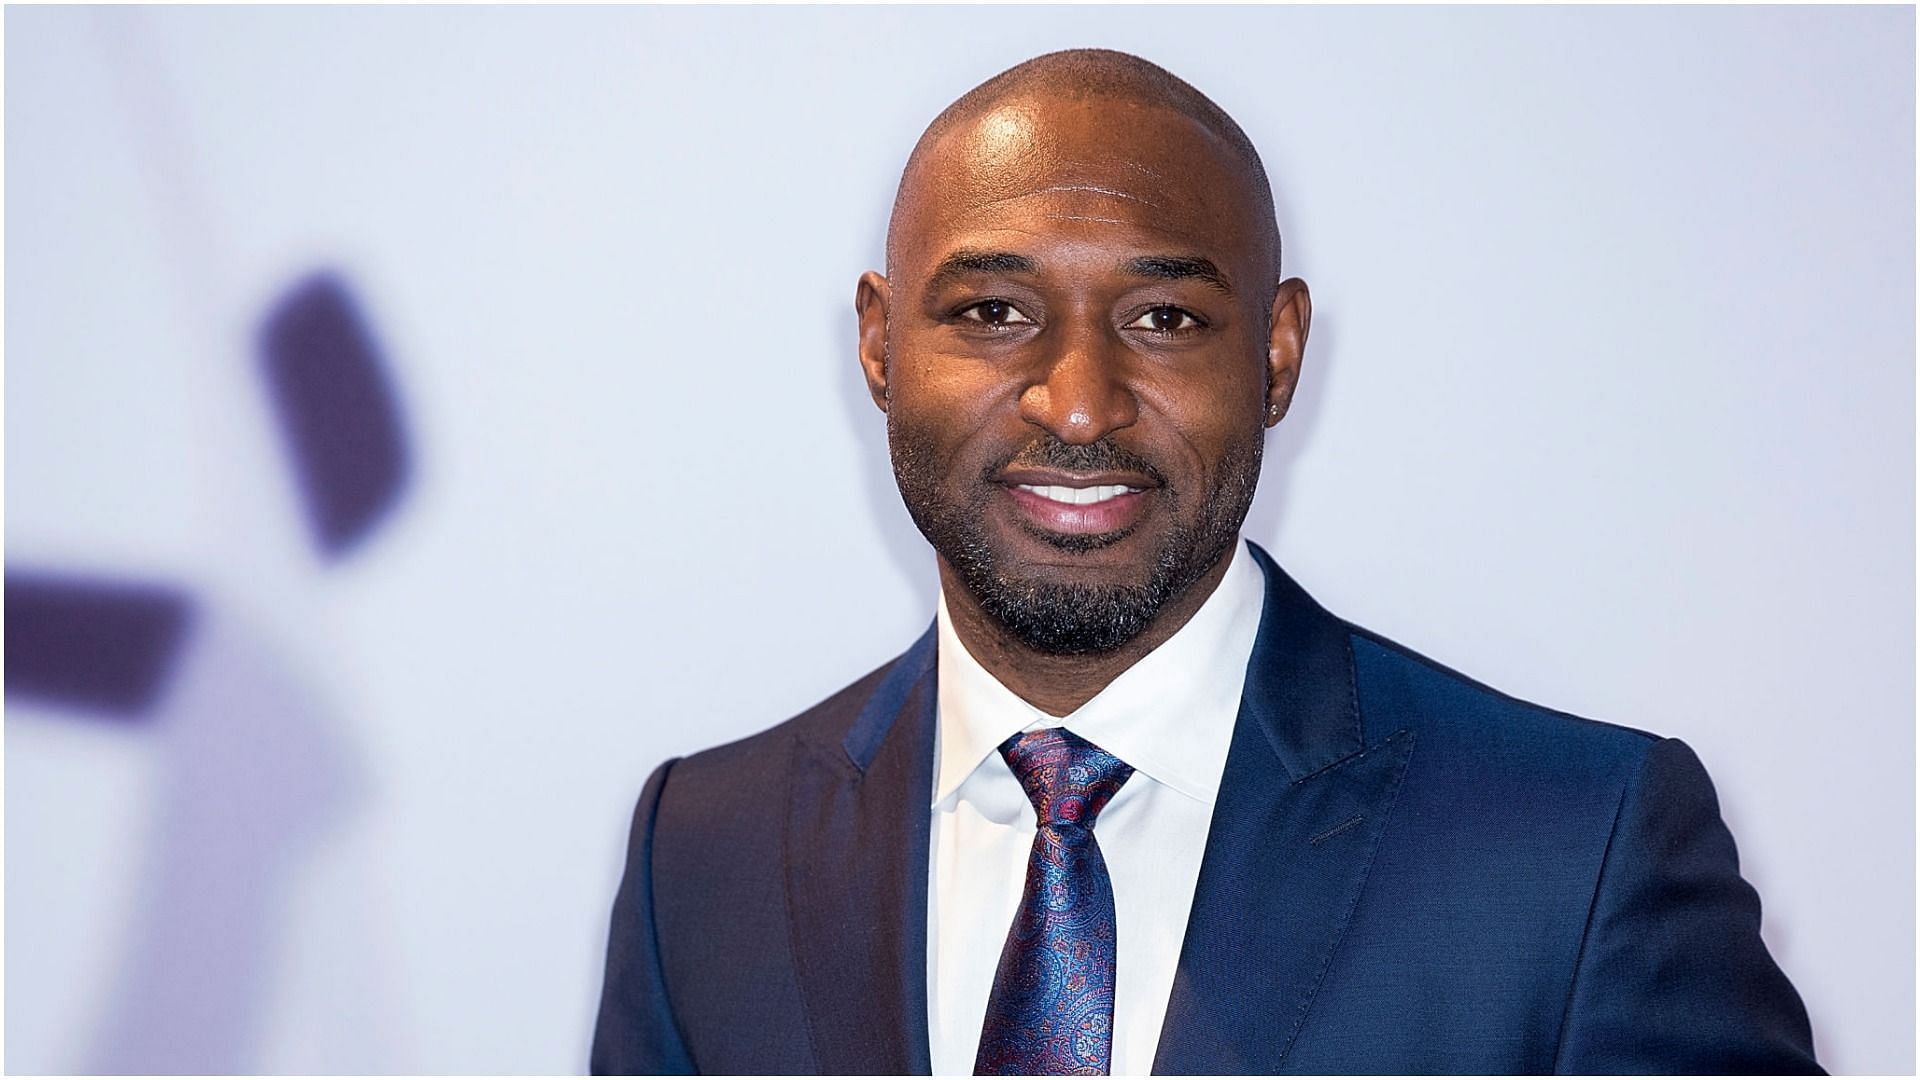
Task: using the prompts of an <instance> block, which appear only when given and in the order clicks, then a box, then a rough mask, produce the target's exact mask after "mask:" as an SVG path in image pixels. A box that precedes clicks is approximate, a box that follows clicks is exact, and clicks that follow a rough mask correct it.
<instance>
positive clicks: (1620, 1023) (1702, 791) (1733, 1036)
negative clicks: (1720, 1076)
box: [1554, 739, 1822, 1073]
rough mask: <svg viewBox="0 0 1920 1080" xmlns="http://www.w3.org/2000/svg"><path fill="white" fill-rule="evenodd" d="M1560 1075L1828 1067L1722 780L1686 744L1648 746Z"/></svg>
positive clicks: (1570, 1016)
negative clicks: (1769, 923) (1774, 946)
mask: <svg viewBox="0 0 1920 1080" xmlns="http://www.w3.org/2000/svg"><path fill="white" fill-rule="evenodd" d="M1554 1071H1555V1072H1563V1073H1819V1072H1821V1071H1822V1070H1821V1068H1820V1066H1819V1065H1818V1064H1817V1063H1816V1062H1815V1061H1814V1057H1813V1035H1812V1032H1811V1030H1810V1029H1809V1027H1808V1024H1807V1013H1806V1009H1805V1008H1804V1007H1803V1006H1802V1005H1801V1003H1800V996H1799V994H1797V993H1795V992H1794V989H1793V985H1792V984H1791V983H1789V982H1788V981H1787V977H1786V975H1784V974H1783V973H1782V972H1781V971H1780V968H1779V967H1778V966H1777V965H1776V964H1775V963H1774V962H1773V957H1772V956H1771V955H1769V954H1768V952H1767V947H1766V944H1765V943H1764V942H1762V941H1761V940H1760V897H1759V895H1758V894H1756V893H1755V892H1754V890H1753V887H1752V886H1750V885H1748V884H1747V883H1746V882H1745V881H1744V880H1742V879H1741V877H1740V865H1739V857H1738V856H1737V854H1736V853H1735V851H1734V845H1733V835H1732V834H1731V833H1729V832H1728V831H1727V827H1726V825H1725V824H1724V823H1723V822H1722V821H1721V820H1720V806H1719V802H1718V800H1717V799H1716V798H1715V797H1714V792H1713V782H1712V781H1711V780H1709V779H1707V773H1706V770H1705V769H1704V768H1702V767H1701V765H1700V760H1699V758H1697V757H1695V756H1694V753H1693V751H1692V750H1691V749H1690V748H1688V746H1687V745H1686V744H1685V743H1683V742H1680V741H1679V740H1677V739H1663V740H1660V741H1659V742H1657V743H1654V744H1653V745H1652V746H1650V747H1649V748H1648V751H1647V755H1646V758H1645V759H1644V760H1643V761H1642V762H1641V764H1640V768H1639V771H1638V773H1637V774H1636V775H1635V776H1634V777H1633V778H1632V779H1630V780H1629V781H1628V782H1627V787H1626V790H1625V793H1624V794H1623V795H1622V797H1621V802H1620V808H1619V811H1618V814H1617V816H1616V818H1615V820H1614V827H1613V836H1612V838H1611V840H1610V841H1609V842H1608V845H1607V852H1606V857H1605V860H1604V862H1603V865H1602V867H1601V871H1600V877H1599V883H1598V885H1597V886H1596V891H1595V894H1594V898H1593V907H1592V909H1591V911H1590V912H1589V914H1588V917H1587V929H1586V935H1585V938H1584V940H1583V941H1582V943H1581V947H1580V959H1579V962H1578V964H1577V966H1576V968H1575V971H1574V977H1573V987H1572V991H1571V994H1570V997H1569V1000H1568V1003H1567V1011H1566V1016H1565V1018H1564V1020H1563V1022H1562V1027H1561V1038H1560V1048H1559V1053H1558V1056H1557V1058H1556V1059H1555V1068H1554Z"/></svg>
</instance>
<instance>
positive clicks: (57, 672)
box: [6, 571, 191, 719]
mask: <svg viewBox="0 0 1920 1080" xmlns="http://www.w3.org/2000/svg"><path fill="white" fill-rule="evenodd" d="M6 605H7V610H6V634H7V638H6V641H7V644H6V687H7V695H8V696H9V697H12V696H13V695H16V694H18V695H20V696H22V697H27V698H37V699H40V700H44V701H49V702H52V703H54V704H59V705H67V706H72V707H76V708H81V709H89V710H93V711H97V712H101V713H106V714H109V715H114V716H119V717H123V718H126V719H135V718H139V717H142V716H145V715H146V714H147V713H148V711H149V710H151V708H152V707H153V705H154V703H155V702H156V701H157V700H158V699H159V697H160V691H161V690H162V688H163V687H164V686H165V684H166V681H167V676H168V675H169V674H170V673H171V672H172V671H173V669H174V667H175V666H176V664H177V662H178V660H179V657H180V645H181V641H182V639H183V638H184V637H185V633H186V629H187V623H188V617H189V614H190V612H191V605H190V604H189V602H188V600H187V598H186V596H185V595H184V594H183V593H180V592H176V591H174V590H172V589H167V588H163V587H160V586H156V585H148V584H141V583H135V582H113V581H106V580H96V579H86V578H78V577H56V576H52V575H47V574H38V573H34V572H32V571H26V572H22V573H9V574H7V575H6Z"/></svg>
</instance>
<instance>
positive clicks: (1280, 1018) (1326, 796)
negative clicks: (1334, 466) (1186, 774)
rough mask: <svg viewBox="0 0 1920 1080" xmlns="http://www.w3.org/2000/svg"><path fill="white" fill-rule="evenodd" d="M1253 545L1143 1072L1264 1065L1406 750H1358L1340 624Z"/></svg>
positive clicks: (1337, 920) (1295, 1015)
mask: <svg viewBox="0 0 1920 1080" xmlns="http://www.w3.org/2000/svg"><path fill="white" fill-rule="evenodd" d="M1253 552H1254V555H1255V557H1256V559H1257V560H1258V561H1259V563H1260V566H1261V569H1262V570H1264V571H1265V572H1266V576H1267V589H1266V601H1265V606H1264V608H1263V610H1262V613H1261V619H1260V631H1259V635H1258V637H1257V638H1256V640H1255V644H1254V650H1253V656H1252V659H1251V660H1250V661H1249V664H1248V670H1247V682H1246V690H1245V692H1244V693H1243V695H1242V698H1241V705H1240V715H1239V719H1238V721H1237V722H1236V723H1235V726H1234V733H1233V740H1232V743H1231V746H1230V748H1229V750H1228V752H1227V764H1226V770H1225V772H1224V773H1223V775H1222V776H1221V782H1220V796H1219V799H1218V801H1217V802H1216V803H1215V805H1214V813H1213V823H1212V826H1211V828H1210V831H1209V833H1208V836H1207V848H1206V855H1205V858H1204V859H1203V861H1202V863H1201V867H1200V880H1199V884H1198V886H1197V888H1196V889H1195V892H1194V899H1193V911H1192V913H1191V915H1190V916H1189V918H1188V921H1187V935H1186V941H1185V944H1184V945H1183V946H1182V949H1181V953H1180V963H1179V968H1178V971H1177V972H1176V974H1175V977H1174V984H1173V994H1172V998H1171V1000H1170V1001H1169V1003H1168V1006H1167V1018H1166V1024H1165V1026H1164V1027H1163V1028H1162V1030H1161V1038H1160V1046H1159V1050H1158V1053H1157V1054H1156V1056H1155V1058H1154V1068H1153V1071H1154V1072H1156V1073H1273V1072H1278V1071H1280V1069H1281V1067H1282V1065H1283V1064H1284V1062H1285V1060H1286V1056H1287V1053H1288V1051H1289V1050H1291V1049H1292V1045H1293V1040H1294V1038H1295V1037H1296V1036H1297V1035H1298V1034H1299V1031H1300V1028H1301V1025H1302V1024H1303V1023H1304V1021H1305V1020H1306V1017H1307V1013H1308V1010H1309V1008H1310V1007H1311V1005H1312V1004H1313V998H1314V995H1315V993H1316V992H1317V991H1318V989H1319V985H1320V979H1321V977H1322V976H1323V975H1324V974H1325V972H1326V970H1327V965H1328V963H1329V961H1330V960H1331V959H1332V957H1333V953H1334V950H1335V948H1336V947H1337V946H1338V945H1339V943H1340V939H1341V937H1342V936H1343V934H1344V933H1345V930H1346V926H1347V921H1348V919H1349V917H1350V916H1351V915H1352V913H1353V908H1354V905H1355V903H1356V902H1357V901H1358V900H1359V897H1360V892H1361V889H1362V888H1363V887H1364V885H1365V884H1366V879H1367V872H1368V870H1369V869H1370V867H1371V865H1372V860H1373V851H1374V848H1375V846H1376V844H1377V843H1378V841H1379V838H1380V835H1381V833H1382V831H1383V830H1384V828H1385V826H1386V821H1387V815H1388V813H1389V811H1390V810H1391V808H1392V805H1393V800H1394V795H1395V793H1396V792H1397V791H1398V790H1399V784H1400V778H1401V776H1402V775H1404V774H1405V771H1406V766H1407V760H1408V756H1409V755H1410V754H1411V752H1412V750H1413V735H1412V733H1411V732H1409V731H1400V732H1396V733H1394V734H1392V735H1389V736H1387V737H1386V738H1384V739H1381V740H1380V741H1379V742H1378V743H1376V744H1375V745H1372V746H1368V745H1367V743H1366V738H1365V734H1364V730H1363V728H1362V726H1361V719H1360V712H1359V703H1358V701H1357V700H1356V697H1355V691H1354V673H1353V656H1352V648H1351V645H1350V643H1349V639H1348V631H1347V628H1346V625H1345V624H1344V623H1341V622H1340V621H1339V620H1338V619H1335V618H1334V617H1333V616H1331V615H1329V614H1327V613H1326V612H1325V611H1324V610H1322V609H1321V608H1320V607H1319V605H1318V604H1315V603H1314V602H1313V600H1312V599H1311V598H1310V597H1308V596H1307V594H1306V593H1305V592H1304V591H1302V590H1301V589H1300V587H1299V586H1298V585H1296V584H1294V582H1293V580H1292V579H1291V578H1288V577H1287V576H1286V574H1285V573H1283V572H1281V570H1280V569H1279V567H1277V566H1275V565H1274V564H1273V561H1272V560H1271V559H1269V558H1268V557H1267V555H1266V553H1265V552H1263V551H1261V550H1260V549H1259V548H1258V547H1254V549H1253Z"/></svg>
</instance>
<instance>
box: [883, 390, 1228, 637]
mask: <svg viewBox="0 0 1920 1080" xmlns="http://www.w3.org/2000/svg"><path fill="white" fill-rule="evenodd" d="M1264 432H1265V428H1264V427H1263V426H1261V425H1259V424H1255V425H1253V426H1252V428H1251V429H1250V431H1249V432H1248V433H1247V435H1246V436H1245V437H1243V438H1241V439H1237V440H1235V441H1234V443H1233V444H1232V445H1231V446H1229V447H1228V448H1227V452H1226V453H1225V454H1223V455H1222V457H1221V459H1220V463H1219V466H1218V468H1217V470H1216V471H1215V473H1214V475H1212V476H1210V477H1207V478H1206V479H1205V481H1204V485H1205V486H1204V490H1202V491H1198V492H1192V491H1178V490H1175V489H1174V488H1173V487H1171V486H1169V485H1168V484H1167V483H1166V478H1165V476H1164V474H1163V473H1162V472H1161V471H1160V470H1159V469H1156V468H1154V467H1153V465H1152V463H1151V462H1149V461H1147V460H1145V459H1144V458H1142V457H1140V456H1139V455H1137V454H1134V453H1133V452H1131V451H1128V450H1126V449H1125V448H1123V447H1121V446H1120V445H1118V444H1117V443H1115V442H1114V441H1113V440H1112V439H1111V438H1103V439H1101V440H1099V441H1098V442H1093V443H1088V444H1086V445H1083V446H1075V445H1071V444H1068V443H1064V442H1061V441H1060V440H1059V439H1057V438H1055V437H1053V436H1052V435H1043V436H1041V437H1040V438H1039V439H1037V440H1036V441H1034V442H1033V443H1030V444H1028V445H1027V446H1025V447H1023V448H1021V449H1020V450H1018V451H1016V452H1015V453H1012V454H1009V455H1008V456H1007V457H1006V459H1005V460H1003V461H999V462H995V463H993V464H991V465H989V466H988V467H987V468H985V469H984V470H982V472H981V474H980V475H979V476H978V477H975V478H973V481H972V482H971V483H970V484H969V485H968V487H967V488H966V490H964V491H962V492H953V491H950V490H948V489H947V486H946V484H945V483H944V479H945V478H944V476H943V474H942V471H941V467H940V465H939V463H938V461H937V460H936V455H935V454H934V452H933V446H932V442H931V440H930V439H928V438H926V437H924V436H923V435H921V434H920V433H919V432H917V431H914V430H911V429H909V428H907V427H906V426H905V425H902V424H900V423H898V422H896V419H895V414H894V413H891V412H890V413H889V414H888V418H887V444H888V447H889V448H890V450H891V451H892V455H893V476H894V481H895V483H897V484H898V485H899V488H900V498H901V500H902V501H903V502H905V503H906V506H907V513H908V514H909V515H911V516H912V518H913V523H914V524H915V525H916V526H918V527H919V529H920V533H921V535H923V536H925V537H926V538H927V542H928V543H929V544H931V545H933V549H934V551H936V552H938V553H939V555H940V557H941V558H943V559H945V560H946V562H947V565H948V566H950V567H952V568H953V570H954V573H955V574H956V575H957V576H958V577H959V579H960V583H961V585H962V586H963V587H964V588H965V589H966V590H967V592H968V593H969V594H971V595H972V597H973V599H974V600H975V602H976V603H978V604H979V606H980V609H981V610H982V611H985V612H986V613H987V615H988V616H989V617H990V618H992V619H993V620H994V621H995V622H997V623H999V624H1000V625H1001V626H1002V627H1004V628H1005V629H1006V630H1007V631H1008V632H1009V633H1010V634H1012V635H1013V637H1014V638H1015V639H1016V640H1018V641H1020V642H1021V643H1022V644H1024V645H1025V646H1026V647H1027V648H1029V649H1032V650H1034V651H1035V652H1039V653H1043V654H1047V655H1052V656H1079V655H1087V654H1097V653H1107V652H1112V651H1113V650H1115V649H1118V648H1120V647H1121V646H1123V645H1126V644H1127V643H1128V642H1130V641H1132V640H1134V639H1135V638H1137V637H1139V636H1140V635H1141V634H1142V633H1143V632H1145V630H1146V629H1147V628H1148V627H1149V626H1151V625H1152V624H1153V621H1154V619H1155V618H1156V617H1158V615H1159V614H1160V610H1161V609H1162V608H1163V607H1165V606H1166V604H1167V602H1168V601H1169V600H1171V599H1173V598H1174V597H1176V596H1179V595H1180V594H1182V593H1184V592H1185V591H1186V590H1187V589H1188V588H1190V587H1191V586H1192V585H1193V584H1194V582H1196V581H1198V580H1200V579H1201V578H1202V577H1205V576H1206V573H1207V571H1208V570H1209V569H1211V568H1212V567H1213V566H1214V565H1216V564H1217V563H1218V562H1219V561H1220V559H1221V557H1222V556H1224V555H1226V554H1227V552H1228V549H1229V548H1231V547H1232V546H1233V542H1234V538H1235V537H1236V536H1237V535H1238V533H1239V530H1240V523H1241V522H1242V521H1244V520H1246V516H1247V509H1248V507H1250V506H1251V505H1252V504H1253V492H1254V487H1255V486H1256V484H1257V483H1258V481H1259V478H1260V461H1261V455H1262V452H1263V450H1264V449H1265V444H1266V440H1265V438H1264ZM1016 464H1017V465H1019V466H1023V467H1034V468H1049V469H1057V470H1061V471H1067V472H1076V473H1089V472H1102V471H1121V472H1136V473H1140V474H1142V475H1145V476H1148V477H1151V478H1152V479H1154V480H1155V481H1157V482H1158V483H1159V486H1158V487H1156V488H1154V489H1152V490H1153V492H1154V497H1155V498H1158V499H1161V500H1163V505H1162V506H1161V507H1159V508H1158V509H1159V511H1160V512H1161V513H1162V514H1165V515H1167V516H1169V517H1170V518H1171V519H1172V525H1171V527H1170V528H1168V529H1167V531H1166V534H1165V539H1164V540H1163V541H1162V542H1161V544H1160V545H1159V547H1158V548H1157V549H1156V550H1155V551H1154V552H1153V553H1152V554H1151V556H1150V557H1149V558H1148V559H1147V560H1146V561H1145V563H1144V565H1143V566H1142V567H1141V576H1140V579H1139V580H1137V581H1134V582H1125V583H1112V584H1080V583H1067V584H1062V583H1058V582H1051V581H1046V580H1043V579H1040V578H1036V577H1033V576H1030V575H1028V574H1026V573H1024V572H1023V570H1024V568H1023V567H1022V566H1020V565H1019V563H1018V561H1017V560H1015V559H1012V558H1010V557H1008V556H1007V555H1005V554H1004V553H1003V552H1000V551H996V550H995V549H994V546H993V543H992V541H991V540H990V539H989V534H988V532H987V530H986V528H985V526H984V522H985V520H986V514H987V506H988V500H989V499H990V498H992V496H993V487H994V486H995V483H996V481H995V480H994V479H993V478H994V477H995V476H998V475H1000V474H1001V473H1002V471H1003V470H1005V469H1007V468H1010V467H1013V466H1015V465H1016ZM1195 500H1197V503H1198V505H1197V510H1196V511H1195V512H1193V513H1192V514H1191V516H1190V517H1189V515H1188V514H1186V513H1183V511H1184V510H1185V509H1186V507H1187V505H1188V504H1189V503H1190V502H1193V501H1195ZM1022 528H1023V529H1024V530H1025V531H1026V532H1028V533H1029V535H1031V536H1033V537H1034V538H1036V539H1038V540H1041V541H1043V542H1045V543H1048V544H1051V545H1053V546H1054V547H1056V548H1059V549H1060V550H1062V551H1068V552H1085V551H1091V550H1095V549H1097V548H1101V547H1106V546H1108V545H1110V544H1114V543H1117V542H1119V541H1120V540H1122V539H1124V538H1125V537H1127V536H1129V535H1131V534H1132V532H1133V530H1134V528H1135V527H1133V526H1130V527H1128V528H1127V529H1123V530H1120V531H1118V532H1113V533H1105V534H1101V535H1096V536H1084V535H1065V534H1059V533H1049V532H1046V531H1044V530H1040V529H1036V528H1032V527H1029V526H1026V525H1024V524H1023V525H1022Z"/></svg>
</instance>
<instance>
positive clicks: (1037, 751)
mask: <svg viewBox="0 0 1920 1080" xmlns="http://www.w3.org/2000/svg"><path fill="white" fill-rule="evenodd" d="M1000 755H1001V756H1002V757H1004V758H1006V759H1007V764H1008V765H1010V766H1012V768H1013V775H1014V776H1016V777H1018V778H1019V780H1020V786H1021V787H1023V788H1025V789H1026V790H1027V798H1028V799H1031V800H1032V801H1033V809H1034V812H1035V813H1036V814H1038V815H1039V818H1040V824H1041V825H1078V826H1080V827H1081V828H1084V829H1091V828H1093V821H1094V819H1095V818H1097V817H1099V816H1100V811H1101V809H1102V808H1103V807H1105V806H1106V805H1107V800H1109V799H1111V798H1113V794H1114V792H1116V791H1119V790H1120V785H1121V784H1124V783H1126V782H1127V777H1129V776H1132V775H1133V766H1131V765H1129V764H1127V763H1126V762H1124V761H1121V760H1120V759H1119V758H1117V757H1114V756H1113V755H1112V754H1109V753H1107V752H1106V751H1105V750H1102V749H1100V748H1099V747H1097V746H1095V745H1093V744H1092V743H1090V742H1088V741H1087V740H1085V739H1083V738H1081V737H1080V736H1078V735H1075V734H1074V733H1072V732H1071V731H1068V730H1067V729H1066V728H1046V729H1044V730H1041V731H1029V732H1027V733H1026V734H1024V735H1015V736H1014V737H1013V738H1011V739H1008V740H1007V741H1006V742H1003V743H1001V744H1000Z"/></svg>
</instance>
